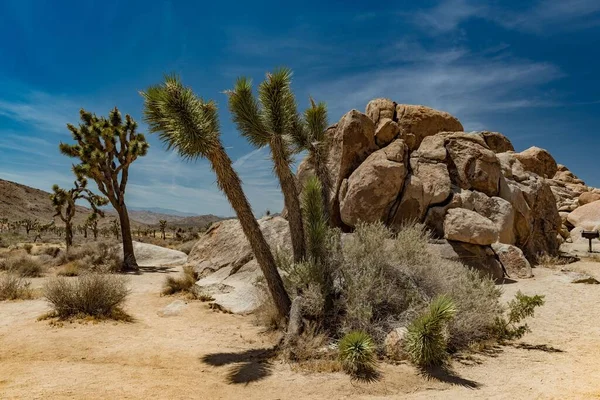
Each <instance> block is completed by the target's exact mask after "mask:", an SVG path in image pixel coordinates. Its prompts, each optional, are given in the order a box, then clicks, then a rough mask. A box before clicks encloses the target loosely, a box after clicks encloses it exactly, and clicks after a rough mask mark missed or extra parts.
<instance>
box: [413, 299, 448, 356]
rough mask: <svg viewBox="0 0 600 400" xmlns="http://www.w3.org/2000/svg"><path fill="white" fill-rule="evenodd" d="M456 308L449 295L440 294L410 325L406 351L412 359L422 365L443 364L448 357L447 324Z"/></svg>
mask: <svg viewBox="0 0 600 400" xmlns="http://www.w3.org/2000/svg"><path fill="white" fill-rule="evenodd" d="M455 314H456V308H455V306H454V302H453V301H452V299H450V298H449V297H448V296H443V295H442V296H438V297H436V298H435V299H433V300H432V302H431V303H430V304H429V308H428V310H427V311H426V312H425V313H424V314H423V315H421V316H420V317H418V318H417V319H415V320H414V321H413V322H412V323H411V324H410V325H409V327H408V333H407V336H406V352H407V354H408V356H409V358H410V360H411V361H412V362H413V363H414V364H416V365H418V366H420V367H429V366H435V365H441V364H443V363H444V362H445V360H446V359H447V357H448V338H447V337H446V334H445V329H446V325H447V324H448V322H449V321H450V320H452V318H454V315H455Z"/></svg>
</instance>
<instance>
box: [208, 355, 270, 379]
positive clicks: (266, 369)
mask: <svg viewBox="0 0 600 400" xmlns="http://www.w3.org/2000/svg"><path fill="white" fill-rule="evenodd" d="M276 354H277V352H276V348H274V347H273V348H269V349H252V350H246V351H243V352H240V353H213V354H207V355H205V356H204V357H202V358H201V360H202V362H203V363H205V364H208V365H212V366H214V367H222V366H224V365H229V364H234V365H233V366H232V367H231V369H230V370H229V372H228V373H227V382H228V383H230V384H240V383H245V384H248V383H250V382H256V381H259V380H261V379H264V378H266V377H267V376H269V375H271V373H272V369H273V368H272V364H271V360H272V359H273V357H275V356H276Z"/></svg>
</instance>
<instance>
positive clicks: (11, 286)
mask: <svg viewBox="0 0 600 400" xmlns="http://www.w3.org/2000/svg"><path fill="white" fill-rule="evenodd" d="M29 286H30V282H29V281H27V280H25V279H23V278H21V277H20V276H18V275H16V274H13V273H3V274H0V301H2V300H17V299H29V298H31V297H32V292H31V289H30V287H29Z"/></svg>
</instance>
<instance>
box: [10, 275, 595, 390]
mask: <svg viewBox="0 0 600 400" xmlns="http://www.w3.org/2000/svg"><path fill="white" fill-rule="evenodd" d="M570 268H573V269H577V270H581V271H587V272H588V273H590V274H591V275H594V276H595V277H596V278H599V279H600V264H599V263H577V264H573V265H571V266H570ZM176 271H177V269H176V268H172V269H170V270H169V271H168V272H167V273H175V272H176ZM535 274H536V277H535V278H534V279H530V280H524V281H520V282H517V283H514V284H509V285H505V286H504V290H505V297H506V298H507V299H508V298H510V297H512V296H513V295H514V293H516V292H517V290H521V291H523V292H525V293H527V294H534V293H536V294H545V295H546V305H545V306H544V307H543V308H541V309H540V310H539V312H538V314H537V318H535V319H534V320H532V321H531V323H530V326H531V328H532V330H533V333H531V334H529V335H527V336H525V338H524V339H523V341H521V342H520V344H518V345H516V346H512V347H503V348H501V349H500V350H499V351H498V352H496V353H494V354H490V355H488V356H479V357H476V358H475V360H472V361H471V363H472V364H473V365H464V364H461V363H458V362H456V363H454V372H455V376H445V377H443V380H445V381H446V382H443V381H440V380H436V379H430V380H427V379H425V378H423V377H421V376H419V375H418V374H417V373H416V371H415V369H414V368H412V367H411V366H409V365H398V366H391V365H385V366H383V367H382V369H381V372H382V378H381V379H380V380H379V381H378V382H375V383H358V382H353V381H351V380H350V379H349V378H348V377H347V376H346V375H344V374H341V373H335V374H330V373H329V374H314V373H313V374H309V373H303V372H297V371H293V370H292V369H291V368H290V366H289V365H287V364H284V363H281V362H278V361H265V360H264V359H265V355H266V354H268V350H269V349H270V348H271V346H272V345H273V344H274V343H275V341H276V338H274V337H269V336H267V335H264V334H261V329H260V328H259V327H257V326H255V325H254V324H253V318H252V317H242V316H236V315H229V314H222V313H217V312H213V311H212V310H210V309H208V308H207V306H206V304H203V303H200V302H190V303H189V304H188V305H187V308H185V309H184V310H183V311H182V312H181V314H180V315H177V316H170V317H161V316H159V315H158V312H159V311H160V310H162V309H163V308H164V307H165V306H167V305H168V304H170V303H171V302H173V301H174V300H175V299H174V298H172V297H160V296H159V295H158V293H159V291H160V286H161V283H162V280H163V279H164V276H165V271H153V272H146V273H144V274H142V275H138V276H133V277H131V282H130V284H131V287H132V289H133V293H132V295H131V297H130V300H129V302H128V304H127V310H128V311H129V313H130V314H131V315H133V317H134V318H135V319H136V322H135V323H99V324H92V323H87V324H81V323H72V324H65V325H64V326H63V327H54V326H52V325H50V324H49V323H48V322H47V321H42V322H38V321H36V318H37V317H38V316H39V315H41V314H43V313H44V312H45V311H46V305H45V303H44V301H42V300H29V301H19V302H3V303H0V398H1V399H25V398H26V399H47V398H53V399H105V398H115V399H116V398H119V399H142V398H143V399H240V398H241V399H245V400H249V399H261V400H266V399H294V400H299V399H345V398H356V399H382V398H408V399H425V398H427V399H437V398H444V399H468V398H479V399H482V398H485V399H500V398H501V399H538V398H539V399H585V398H600V309H599V307H598V302H599V301H600V285H584V284H571V283H567V282H566V281H565V280H564V278H563V276H561V275H560V273H558V272H557V271H554V270H549V269H545V268H537V269H535ZM40 284H41V282H40V280H37V281H36V285H40Z"/></svg>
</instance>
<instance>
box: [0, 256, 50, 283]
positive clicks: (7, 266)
mask: <svg viewBox="0 0 600 400" xmlns="http://www.w3.org/2000/svg"><path fill="white" fill-rule="evenodd" d="M0 263H1V265H0V269H4V270H6V271H9V272H13V273H15V274H18V275H19V276H22V277H30V278H35V277H38V276H42V274H43V272H44V267H43V265H42V263H41V262H40V261H39V260H38V259H37V258H35V257H32V256H30V255H16V256H12V257H9V258H6V259H4V260H2V261H1V262H0Z"/></svg>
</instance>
